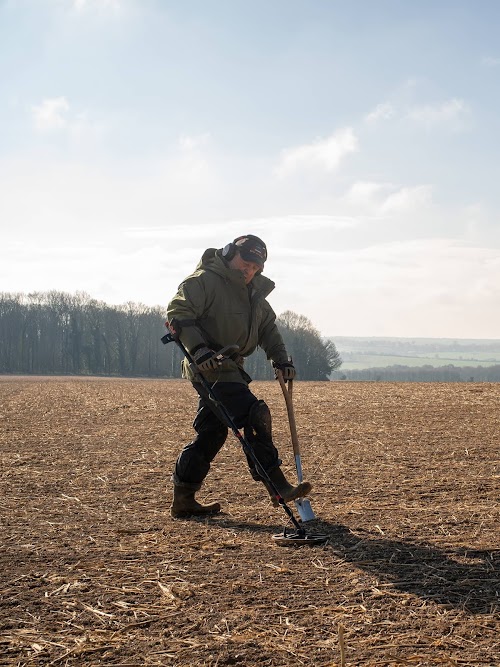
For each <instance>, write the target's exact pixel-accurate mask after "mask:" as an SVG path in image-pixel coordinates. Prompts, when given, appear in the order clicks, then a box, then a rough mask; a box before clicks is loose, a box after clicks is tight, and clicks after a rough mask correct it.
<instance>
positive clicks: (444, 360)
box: [340, 352, 500, 371]
mask: <svg viewBox="0 0 500 667" xmlns="http://www.w3.org/2000/svg"><path fill="white" fill-rule="evenodd" d="M340 355H341V356H342V352H341V353H340ZM347 356H349V357H351V358H350V359H346V360H344V361H343V363H342V367H341V370H346V371H353V370H363V369H365V368H384V367H385V366H396V365H399V366H412V367H413V366H434V367H435V368H439V367H441V366H449V365H453V366H494V365H496V364H500V352H498V353H496V354H492V353H491V352H488V353H487V354H486V353H484V354H483V353H481V352H474V353H473V354H471V355H470V357H468V355H465V354H464V353H460V354H457V353H454V352H450V353H447V354H446V356H445V355H444V354H442V353H440V354H439V355H432V356H424V355H421V356H413V357H403V356H396V355H384V354H356V355H354V354H352V353H351V354H349V355H346V357H347Z"/></svg>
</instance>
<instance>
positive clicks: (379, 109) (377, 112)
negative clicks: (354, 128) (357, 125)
mask: <svg viewBox="0 0 500 667" xmlns="http://www.w3.org/2000/svg"><path fill="white" fill-rule="evenodd" d="M395 115H396V111H395V109H394V106H393V105H392V104H391V103H390V102H384V103H382V104H378V105H377V106H376V107H375V109H373V111H370V113H368V114H367V115H366V116H365V122H366V123H368V124H370V125H373V124H375V123H377V122H378V121H380V120H390V119H391V118H394V116H395Z"/></svg>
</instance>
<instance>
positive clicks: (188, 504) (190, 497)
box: [170, 484, 221, 519]
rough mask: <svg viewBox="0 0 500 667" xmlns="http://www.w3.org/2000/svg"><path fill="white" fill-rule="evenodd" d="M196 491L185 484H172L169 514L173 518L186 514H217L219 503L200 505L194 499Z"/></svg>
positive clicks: (185, 515)
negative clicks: (172, 495) (172, 493)
mask: <svg viewBox="0 0 500 667" xmlns="http://www.w3.org/2000/svg"><path fill="white" fill-rule="evenodd" d="M195 493H196V491H195V490H194V489H190V488H189V487H186V486H178V485H177V484H174V499H173V501H172V505H171V507H170V515H171V516H172V518H174V519H179V518H181V517H187V516H211V515H213V514H219V512H220V511H221V506H220V504H219V503H212V504H211V505H201V504H200V503H199V502H197V501H196V500H195V499H194V494H195Z"/></svg>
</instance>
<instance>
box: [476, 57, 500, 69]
mask: <svg viewBox="0 0 500 667" xmlns="http://www.w3.org/2000/svg"><path fill="white" fill-rule="evenodd" d="M481 65H484V66H485V67H500V58H493V57H492V56H485V57H484V58H483V59H482V60H481Z"/></svg>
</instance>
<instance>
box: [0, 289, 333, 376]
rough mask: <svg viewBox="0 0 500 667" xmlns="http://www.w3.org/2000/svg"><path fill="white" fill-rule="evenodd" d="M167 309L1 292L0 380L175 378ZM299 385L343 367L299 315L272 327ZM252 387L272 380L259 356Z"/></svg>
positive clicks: (251, 364)
mask: <svg viewBox="0 0 500 667" xmlns="http://www.w3.org/2000/svg"><path fill="white" fill-rule="evenodd" d="M165 319H166V308H162V307H160V306H153V307H151V306H145V305H143V304H139V303H133V302H128V303H126V304H123V305H119V306H111V305H108V304H106V303H105V302H103V301H97V300H96V299H93V298H91V297H90V296H89V295H88V294H85V293H83V292H77V293H76V294H68V293H66V292H58V291H50V292H36V293H31V294H22V293H6V292H0V373H4V374H5V373H14V374H28V375H29V374H35V375H47V374H49V375H68V374H69V375H116V376H124V377H134V376H137V377H158V378H159V377H169V378H178V377H180V362H181V358H182V354H181V352H180V350H179V348H178V347H177V346H176V345H174V344H170V345H163V344H162V343H161V341H160V338H161V336H162V335H163V334H164V333H165V326H164V323H165ZM277 324H278V328H279V329H280V331H281V334H282V336H283V339H284V341H285V344H286V346H287V350H288V351H289V353H290V354H291V356H292V358H293V362H294V364H295V366H296V368H297V371H298V374H299V376H300V379H301V380H328V379H329V376H330V374H331V373H332V372H333V371H334V370H336V369H337V368H339V367H340V365H341V363H342V361H341V359H340V356H339V353H338V352H337V350H336V348H335V345H334V344H333V343H332V342H331V341H324V340H322V338H321V335H320V333H319V332H318V330H317V329H316V328H315V327H314V326H313V324H312V323H311V321H310V320H309V319H308V318H307V317H305V316H304V315H298V314H297V313H294V312H292V311H286V312H285V313H283V314H282V315H281V316H280V317H279V318H278V320H277ZM245 369H246V370H247V372H248V373H249V374H250V375H251V376H252V377H253V378H254V379H256V380H266V379H272V378H273V377H274V374H273V370H272V367H271V364H270V363H269V361H268V360H267V359H266V356H265V354H264V352H263V351H262V350H260V349H258V350H257V351H256V352H254V354H252V355H251V356H250V357H248V359H247V360H246V363H245Z"/></svg>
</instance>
